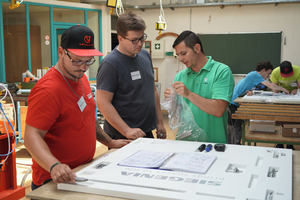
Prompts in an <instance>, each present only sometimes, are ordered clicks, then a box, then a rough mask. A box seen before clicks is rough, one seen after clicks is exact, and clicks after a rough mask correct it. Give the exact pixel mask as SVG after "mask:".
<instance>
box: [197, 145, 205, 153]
mask: <svg viewBox="0 0 300 200" xmlns="http://www.w3.org/2000/svg"><path fill="white" fill-rule="evenodd" d="M205 147H206V145H205V144H201V145H200V147H198V150H199V151H200V152H202V151H204V149H205Z"/></svg>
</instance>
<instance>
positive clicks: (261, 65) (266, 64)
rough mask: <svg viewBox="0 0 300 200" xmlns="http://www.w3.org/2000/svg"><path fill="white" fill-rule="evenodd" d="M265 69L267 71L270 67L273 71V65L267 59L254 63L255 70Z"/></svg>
mask: <svg viewBox="0 0 300 200" xmlns="http://www.w3.org/2000/svg"><path fill="white" fill-rule="evenodd" d="M263 69H265V70H266V71H268V70H269V69H271V70H272V71H273V69H274V67H273V65H272V64H271V63H270V62H269V61H267V60H264V61H261V62H259V63H258V64H257V65H256V71H258V72H260V71H261V70H263Z"/></svg>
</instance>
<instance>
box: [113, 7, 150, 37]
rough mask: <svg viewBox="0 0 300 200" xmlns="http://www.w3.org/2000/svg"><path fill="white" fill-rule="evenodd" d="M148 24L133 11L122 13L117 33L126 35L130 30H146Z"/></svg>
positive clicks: (118, 21)
mask: <svg viewBox="0 0 300 200" xmlns="http://www.w3.org/2000/svg"><path fill="white" fill-rule="evenodd" d="M145 29H146V24H145V22H144V20H143V19H142V18H141V17H140V16H139V15H137V14H134V13H132V12H127V13H122V14H121V15H120V16H119V18H118V20H117V34H118V35H121V36H126V35H127V32H128V31H144V30H145Z"/></svg>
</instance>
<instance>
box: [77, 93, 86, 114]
mask: <svg viewBox="0 0 300 200" xmlns="http://www.w3.org/2000/svg"><path fill="white" fill-rule="evenodd" d="M77 104H78V106H79V109H80V111H81V112H82V111H83V110H84V109H85V107H86V103H85V101H84V98H83V96H81V97H80V99H79V101H78V102H77Z"/></svg>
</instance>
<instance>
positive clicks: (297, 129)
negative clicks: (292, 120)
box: [280, 124, 300, 137]
mask: <svg viewBox="0 0 300 200" xmlns="http://www.w3.org/2000/svg"><path fill="white" fill-rule="evenodd" d="M280 128H281V129H280V131H281V134H282V136H283V137H300V124H283V125H281V127H280Z"/></svg>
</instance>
